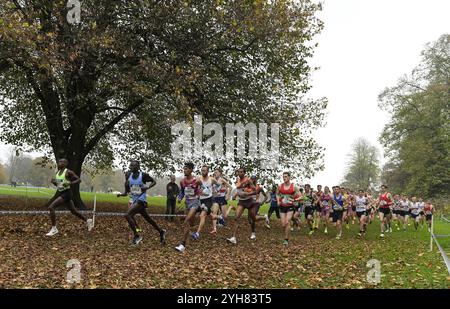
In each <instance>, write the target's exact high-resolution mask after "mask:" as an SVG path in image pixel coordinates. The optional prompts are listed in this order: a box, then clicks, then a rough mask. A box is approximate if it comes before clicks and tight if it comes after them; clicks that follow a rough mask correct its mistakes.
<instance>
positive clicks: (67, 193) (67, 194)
mask: <svg viewBox="0 0 450 309" xmlns="http://www.w3.org/2000/svg"><path fill="white" fill-rule="evenodd" d="M58 197H61V198H62V199H63V201H64V202H65V203H67V202H69V201H71V200H72V199H73V197H72V190H70V189H69V190H64V191H56V193H55V195H54V197H53V200H55V199H57V198H58Z"/></svg>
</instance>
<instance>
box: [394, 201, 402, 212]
mask: <svg viewBox="0 0 450 309" xmlns="http://www.w3.org/2000/svg"><path fill="white" fill-rule="evenodd" d="M400 208H401V207H400V201H395V200H394V210H400Z"/></svg>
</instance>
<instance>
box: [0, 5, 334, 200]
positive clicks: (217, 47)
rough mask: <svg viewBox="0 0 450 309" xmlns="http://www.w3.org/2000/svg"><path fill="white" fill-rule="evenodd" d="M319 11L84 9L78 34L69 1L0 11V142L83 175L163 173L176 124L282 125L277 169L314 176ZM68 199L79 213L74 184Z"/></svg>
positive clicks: (318, 153) (319, 108) (319, 103)
mask: <svg viewBox="0 0 450 309" xmlns="http://www.w3.org/2000/svg"><path fill="white" fill-rule="evenodd" d="M320 8H321V7H320V5H318V4H314V3H313V1H311V0H301V1H286V0H276V1H261V0H258V1H241V0H235V1H204V0H191V1H184V2H182V1H178V0H168V1H111V0H84V1H82V7H81V22H80V23H78V24H71V23H68V21H67V19H66V15H67V13H68V9H67V8H66V1H52V0H43V1H37V2H35V1H12V0H5V1H3V2H2V5H1V6H0V98H1V100H0V110H1V113H0V120H1V121H0V123H1V130H0V139H2V140H3V141H5V142H6V143H8V144H12V145H17V146H19V147H22V148H27V147H28V148H32V149H33V150H36V151H44V152H46V153H47V157H48V158H52V159H57V158H60V157H65V158H67V159H68V160H69V168H70V169H72V170H73V171H74V172H75V173H76V174H78V175H81V172H82V167H83V164H84V163H85V162H86V163H89V164H91V165H93V166H95V167H96V168H98V169H100V170H101V169H104V168H109V167H110V166H111V165H112V162H113V160H114V159H115V158H120V159H122V160H128V159H129V158H140V159H141V162H142V165H143V166H144V167H146V169H152V170H156V171H160V170H165V169H166V168H167V167H168V166H171V165H172V162H170V158H171V151H170V150H171V149H170V143H171V140H172V136H171V135H170V133H168V132H170V131H171V130H170V128H171V125H172V124H174V123H178V122H180V121H185V120H187V121H191V122H192V120H193V117H194V115H195V114H202V115H203V117H204V119H205V120H211V121H216V122H219V123H226V122H231V123H238V122H243V123H248V122H254V123H259V122H265V123H268V124H270V123H280V124H281V125H282V128H281V130H280V143H281V145H280V148H281V149H282V156H281V157H282V160H281V162H280V168H284V167H287V168H290V169H292V170H293V171H295V172H296V173H299V174H303V175H312V174H314V172H315V171H317V170H318V169H320V168H321V166H322V162H321V159H322V148H321V147H319V146H318V144H317V143H316V141H315V140H314V139H313V138H312V137H311V131H312V130H313V129H314V128H317V127H318V126H320V125H321V124H322V122H323V115H324V109H325V107H326V100H324V99H320V100H309V99H306V98H304V94H305V93H306V92H307V91H308V90H309V89H310V83H309V82H310V74H311V72H312V68H310V67H309V65H308V62H307V60H308V59H309V58H311V56H312V55H313V49H314V47H315V45H314V44H312V43H311V41H312V40H313V38H314V36H315V35H316V34H317V33H319V32H320V30H321V29H322V23H321V22H320V21H319V20H318V19H317V17H316V12H317V11H318V10H320ZM123 145H126V147H123ZM305 149H307V151H305ZM250 161H251V162H249V163H253V161H252V160H250ZM252 166H256V165H255V164H252V165H250V167H252ZM73 191H74V201H75V203H76V205H77V206H82V201H81V198H80V195H79V185H76V186H74V187H73Z"/></svg>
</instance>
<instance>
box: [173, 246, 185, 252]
mask: <svg viewBox="0 0 450 309" xmlns="http://www.w3.org/2000/svg"><path fill="white" fill-rule="evenodd" d="M175 250H177V251H178V252H184V250H186V247H185V246H183V244H179V245H178V246H176V247H175Z"/></svg>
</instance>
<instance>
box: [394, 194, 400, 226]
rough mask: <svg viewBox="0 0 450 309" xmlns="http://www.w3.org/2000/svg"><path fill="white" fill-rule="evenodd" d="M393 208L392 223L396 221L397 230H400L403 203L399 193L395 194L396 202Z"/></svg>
mask: <svg viewBox="0 0 450 309" xmlns="http://www.w3.org/2000/svg"><path fill="white" fill-rule="evenodd" d="M393 207H394V208H393V209H392V221H393V222H392V223H394V222H395V224H396V225H397V231H400V220H401V219H400V213H401V205H400V196H399V195H398V194H396V195H394V204H393Z"/></svg>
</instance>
